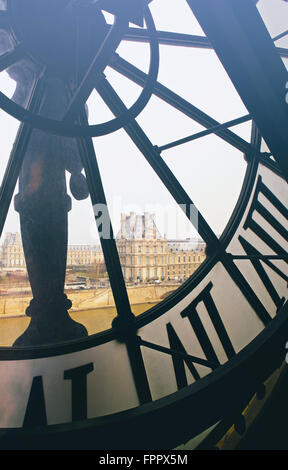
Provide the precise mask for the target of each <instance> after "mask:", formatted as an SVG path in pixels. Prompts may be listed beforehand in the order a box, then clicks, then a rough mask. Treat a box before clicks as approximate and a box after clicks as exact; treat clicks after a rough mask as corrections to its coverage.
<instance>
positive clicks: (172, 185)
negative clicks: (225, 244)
mask: <svg viewBox="0 0 288 470" xmlns="http://www.w3.org/2000/svg"><path fill="white" fill-rule="evenodd" d="M96 89H97V91H98V93H99V94H100V96H101V97H102V99H103V100H104V102H105V103H106V105H107V106H108V107H109V109H110V110H111V111H112V113H113V114H114V115H115V116H117V115H120V114H121V113H123V112H125V111H126V110H127V108H126V106H125V105H124V103H123V102H122V101H121V99H120V98H119V96H118V95H117V93H116V92H115V90H114V89H113V88H112V86H111V85H110V84H109V82H108V81H107V80H106V78H102V80H100V81H99V82H98V84H97V87H96ZM125 130H126V132H127V134H128V135H129V136H130V138H131V139H132V141H133V142H134V144H135V145H136V146H137V147H138V148H139V150H140V151H141V152H142V154H143V155H144V157H145V158H146V160H147V161H148V163H149V164H150V165H151V167H152V168H153V170H154V171H155V173H156V174H157V175H158V176H159V178H160V179H161V181H162V182H163V183H164V185H165V186H166V188H167V189H168V191H169V192H170V194H171V195H172V196H173V197H174V199H175V201H176V202H177V204H179V206H180V208H181V209H182V210H183V212H184V213H185V215H186V216H187V217H188V219H189V220H190V221H191V223H192V224H193V225H194V227H195V228H196V230H197V231H198V233H199V234H200V236H201V237H202V238H203V240H204V241H205V242H206V244H207V245H212V246H215V245H218V238H217V237H216V235H215V233H214V232H213V230H212V229H211V227H210V226H209V225H208V223H207V222H206V220H205V219H204V218H203V216H202V215H201V213H200V212H199V211H198V210H197V208H196V207H195V205H194V203H193V201H192V200H191V199H190V197H189V196H188V194H187V193H186V192H185V190H184V189H183V187H182V186H181V184H180V183H179V181H178V180H177V178H176V177H175V176H174V174H173V173H172V171H171V170H170V168H169V167H168V166H167V165H166V163H165V162H164V161H163V159H162V158H161V156H160V153H159V152H158V150H157V149H156V148H155V146H154V145H153V144H152V143H151V142H150V140H149V139H148V137H147V136H146V134H145V133H144V131H143V130H142V128H141V127H140V126H139V124H138V123H137V122H136V121H135V120H131V121H130V122H129V123H128V124H127V125H126V126H125Z"/></svg>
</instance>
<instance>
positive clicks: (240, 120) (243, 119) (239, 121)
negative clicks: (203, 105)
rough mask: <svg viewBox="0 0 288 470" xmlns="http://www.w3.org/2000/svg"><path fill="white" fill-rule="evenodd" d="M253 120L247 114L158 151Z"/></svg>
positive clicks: (167, 145)
mask: <svg viewBox="0 0 288 470" xmlns="http://www.w3.org/2000/svg"><path fill="white" fill-rule="evenodd" d="M251 119H252V117H251V116H250V114H247V115H246V116H242V117H240V118H237V119H233V120H232V121H227V122H224V123H223V124H219V125H218V126H214V127H212V128H210V129H207V130H206V131H201V132H197V133H196V134H192V135H189V136H187V137H184V138H183V139H178V140H174V141H173V142H170V143H169V144H165V145H161V146H160V147H158V150H159V151H160V152H162V151H163V150H168V149H171V148H173V147H177V146H178V145H182V144H186V143H187V142H192V141H193V140H196V139H200V138H201V137H205V136H207V135H210V134H215V132H216V131H219V130H222V129H228V127H233V126H237V125H238V124H242V123H243V122H248V121H251Z"/></svg>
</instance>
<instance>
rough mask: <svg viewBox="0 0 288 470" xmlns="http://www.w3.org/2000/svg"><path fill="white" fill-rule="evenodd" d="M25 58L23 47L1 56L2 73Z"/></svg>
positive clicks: (0, 69)
mask: <svg viewBox="0 0 288 470" xmlns="http://www.w3.org/2000/svg"><path fill="white" fill-rule="evenodd" d="M23 57H24V54H23V48H22V46H21V45H19V46H17V47H15V49H13V51H9V52H6V53H5V54H3V55H1V56H0V72H3V70H6V69H7V68H8V67H10V66H11V65H14V64H15V63H16V62H18V61H19V60H20V59H22V58H23Z"/></svg>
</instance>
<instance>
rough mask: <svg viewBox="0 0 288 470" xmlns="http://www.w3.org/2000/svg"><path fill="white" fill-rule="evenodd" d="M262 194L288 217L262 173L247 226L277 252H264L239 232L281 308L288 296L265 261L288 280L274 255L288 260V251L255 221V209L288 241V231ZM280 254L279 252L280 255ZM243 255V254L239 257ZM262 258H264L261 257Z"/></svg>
mask: <svg viewBox="0 0 288 470" xmlns="http://www.w3.org/2000/svg"><path fill="white" fill-rule="evenodd" d="M260 194H262V195H263V196H265V198H266V199H267V200H268V201H269V202H270V203H271V204H272V205H273V207H274V208H275V209H276V210H277V211H278V212H279V213H280V214H281V215H282V216H283V217H284V218H285V219H288V210H287V209H286V207H285V206H284V205H283V204H282V202H281V201H279V199H278V198H277V197H276V196H275V195H274V194H273V193H272V192H271V191H270V189H269V188H268V187H267V186H266V185H265V184H264V183H263V181H262V178H261V176H259V178H258V182H257V186H256V190H255V194H254V197H253V201H252V204H251V208H250V210H249V213H248V216H247V219H246V221H245V224H244V229H245V230H247V229H250V230H252V231H253V232H254V233H255V234H256V235H257V236H258V237H259V238H260V239H261V240H262V241H264V243H265V244H266V245H267V246H269V247H270V248H271V250H273V251H274V252H275V253H276V255H275V256H274V255H271V256H269V255H263V254H262V253H260V252H259V251H258V250H257V248H256V247H255V246H253V245H252V244H251V243H250V242H249V241H248V240H247V239H246V238H244V237H243V236H242V235H239V237H238V240H239V242H240V243H241V245H242V247H243V249H244V251H245V253H246V254H247V257H248V258H249V259H250V261H251V263H252V264H253V266H254V268H255V270H256V272H257V274H258V276H259V277H260V279H261V281H262V283H263V284H264V286H265V288H266V289H267V291H268V293H269V295H270V297H271V298H272V300H273V302H274V304H275V306H276V309H277V310H278V309H279V308H280V307H281V306H282V305H283V303H284V301H285V299H284V298H283V297H282V298H281V297H280V296H279V294H278V292H277V290H276V288H275V286H274V285H273V283H272V281H271V280H270V278H269V276H268V274H267V272H266V270H265V269H264V267H263V265H262V263H265V264H266V265H267V266H268V267H269V268H270V269H272V270H273V271H274V272H275V273H276V274H277V275H278V276H280V277H281V278H282V279H284V280H285V281H286V282H288V276H287V275H286V274H285V273H284V272H283V271H282V270H281V269H279V268H278V267H277V266H276V265H275V264H273V262H271V259H273V258H276V259H282V260H286V263H287V251H286V250H285V249H284V248H283V247H282V246H281V245H280V244H279V242H278V241H276V240H275V239H274V237H273V236H271V235H270V234H269V233H268V232H267V230H265V229H264V228H263V227H262V226H261V225H260V224H259V223H258V222H256V221H255V219H254V218H253V215H254V213H255V212H257V213H258V214H260V215H261V216H262V217H263V218H264V219H265V220H266V222H268V224H269V225H270V226H271V227H272V228H273V229H274V230H275V231H276V232H277V233H278V234H279V235H280V236H281V237H282V238H283V239H284V240H286V241H288V231H287V229H286V228H285V227H284V226H283V225H282V223H280V222H279V221H278V220H277V219H276V217H275V216H274V215H272V213H271V212H270V211H269V210H268V209H267V208H266V207H265V206H264V205H263V203H262V202H260V200H259V195H260ZM277 255H278V256H277ZM239 258H241V257H239ZM260 260H261V261H262V262H261V261H260Z"/></svg>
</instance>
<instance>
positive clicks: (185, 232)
mask: <svg viewBox="0 0 288 470" xmlns="http://www.w3.org/2000/svg"><path fill="white" fill-rule="evenodd" d="M150 5H151V11H152V13H153V17H154V20H155V23H156V26H157V28H158V29H161V30H166V31H175V32H184V33H191V34H200V35H203V32H202V30H201V28H200V26H199V25H198V23H197V21H196V20H195V18H194V16H193V14H192V12H191V10H190V8H189V7H188V6H187V4H186V1H185V0H153V2H152V3H151V4H150ZM258 8H259V11H260V12H261V14H262V15H263V18H264V20H265V22H266V24H267V27H268V28H269V30H270V33H271V35H272V36H276V35H277V34H279V33H280V32H282V31H284V30H285V29H287V24H288V21H287V20H288V4H287V3H285V2H283V1H282V0H260V2H259V4H258ZM278 45H279V46H284V45H286V46H288V44H287V38H286V39H285V40H280V41H279V42H278ZM118 52H119V54H121V55H122V56H123V57H125V58H126V59H127V60H130V61H131V62H132V63H133V64H135V65H136V66H137V67H139V68H141V69H143V70H145V71H147V69H148V64H149V47H148V46H147V45H145V44H140V43H130V42H125V43H124V42H123V43H122V44H121V45H120V47H119V50H118ZM106 75H107V78H108V79H109V80H110V81H111V83H112V84H113V86H114V87H115V88H116V89H117V91H118V92H119V94H120V96H121V97H122V99H123V100H124V101H125V103H127V104H132V103H133V101H134V100H135V99H136V98H137V96H138V95H139V92H140V88H139V87H138V86H136V85H135V84H133V83H131V82H129V81H128V80H126V79H125V78H122V77H121V76H119V75H118V74H116V72H113V71H111V70H108V69H107V71H106ZM159 81H160V82H161V83H163V84H164V85H166V86H168V87H169V88H170V89H171V90H173V91H174V92H176V93H178V94H179V95H181V96H182V97H184V98H186V99H187V100H189V101H191V103H193V104H194V105H196V106H198V107H199V108H200V109H202V110H203V111H205V112H206V113H208V114H209V115H210V116H211V117H213V118H215V119H217V120H218V121H219V122H225V121H228V120H230V119H234V118H236V117H239V116H242V115H244V114H246V113H247V111H246V109H245V107H244V105H243V104H242V102H241V100H240V98H239V96H238V94H237V92H236V91H235V89H234V87H233V85H232V84H231V82H230V80H229V78H228V77H227V75H226V73H225V71H224V69H223V67H222V65H221V63H220V62H219V60H218V58H217V56H216V55H215V53H214V52H213V51H210V50H205V49H202V50H201V49H192V48H184V47H171V46H160V71H159ZM13 89H14V83H13V81H12V80H11V79H9V78H8V76H7V74H6V73H5V72H3V73H1V74H0V90H1V91H5V92H6V93H7V94H9V95H11V94H12V93H13ZM89 111H90V121H91V122H101V121H105V120H107V119H108V118H109V117H110V112H109V111H108V110H107V109H106V108H105V106H104V105H103V103H102V102H101V100H100V99H99V98H98V96H97V95H96V93H95V94H93V96H92V97H91V99H90V100H89ZM137 121H138V123H139V124H140V125H141V126H142V127H143V129H144V131H145V132H146V133H147V135H148V137H149V138H150V139H151V141H152V143H153V144H154V145H163V144H165V143H167V142H170V141H171V140H175V139H178V138H181V137H185V136H187V135H189V134H192V133H194V132H197V131H199V130H202V128H201V126H199V125H198V124H196V123H195V122H193V121H192V120H190V119H188V118H187V117H185V116H184V115H182V114H181V113H179V112H178V111H175V110H174V109H173V108H171V107H169V106H168V105H167V104H165V103H164V102H162V101H160V100H159V99H158V98H152V99H151V100H150V102H149V104H148V106H147V108H146V109H145V110H144V111H143V112H142V113H141V115H140V116H139V117H138V118H137ZM17 128H18V122H17V121H16V120H14V119H13V118H11V117H9V116H7V115H6V114H5V113H4V112H1V111H0V145H1V159H0V178H1V177H2V175H3V173H4V169H5V165H6V163H7V159H8V156H9V152H10V150H11V147H12V144H13V141H14V138H15V135H16V131H17ZM233 131H234V132H236V133H238V134H239V135H241V137H243V138H245V139H247V140H249V138H250V123H246V124H242V125H241V126H237V127H234V128H233ZM94 145H95V150H96V154H97V157H98V161H99V165H100V169H101V174H102V178H103V183H104V187H105V190H106V196H107V200H108V204H109V208H110V213H111V217H112V221H113V226H114V232H115V233H117V231H118V229H119V222H120V212H126V213H129V212H130V210H134V211H135V212H137V213H142V212H144V211H145V210H148V211H151V212H155V213H156V222H157V224H158V227H159V230H160V231H161V232H162V233H164V232H165V233H166V235H167V236H168V237H169V238H174V237H178V238H180V237H188V236H195V235H196V232H195V230H194V229H193V228H192V226H191V225H188V224H187V223H186V219H185V217H184V215H182V212H181V211H180V210H179V209H178V208H177V207H176V204H175V203H174V201H173V199H172V197H171V196H170V195H169V193H168V191H167V190H166V188H165V187H164V186H163V185H162V183H161V182H160V180H159V179H158V177H157V175H155V174H154V173H153V170H152V169H151V168H150V167H149V165H148V164H147V162H146V161H145V158H144V157H143V156H142V155H141V154H140V152H139V151H138V150H137V148H136V147H135V146H134V144H133V143H132V142H131V140H130V139H129V137H128V136H127V135H126V134H125V132H124V131H118V132H116V133H114V134H113V135H109V136H105V137H100V138H95V139H94ZM162 156H163V158H164V160H165V162H166V163H167V164H168V165H169V167H170V168H171V170H172V171H173V172H174V173H175V175H176V176H177V178H178V179H179V181H180V182H181V184H182V185H183V187H184V188H185V190H186V191H187V192H188V194H189V195H190V196H191V199H192V200H193V201H194V203H195V204H196V206H197V207H198V208H199V209H200V211H201V212H202V214H203V215H204V217H206V219H207V221H208V223H209V224H210V225H211V226H212V228H213V230H214V231H215V232H216V233H217V234H220V233H221V232H222V231H223V229H224V227H225V225H226V223H227V222H228V220H229V217H230V215H231V213H232V211H233V208H234V206H235V204H236V201H237V198H238V196H239V193H240V190H241V186H242V183H243V178H244V174H245V169H246V164H245V162H244V159H243V156H242V155H241V153H240V152H238V151H237V150H235V149H234V148H233V147H231V146H230V145H228V144H227V143H225V142H224V141H222V140H221V139H219V138H218V137H215V136H209V137H205V138H202V139H200V140H197V141H194V142H191V143H187V144H185V145H182V146H180V147H176V148H174V149H170V150H167V151H166V152H164V153H163V154H162ZM6 231H19V222H18V214H17V213H15V211H14V208H12V207H11V208H10V211H9V217H8V220H7V223H6V226H5V228H4V232H3V233H4V234H5V232H6ZM96 232H97V230H96V225H95V222H94V220H93V213H92V209H91V206H90V200H89V199H87V200H85V201H75V200H73V202H72V211H71V212H70V214H69V243H70V244H86V243H95V242H97V240H98V237H97V233H96ZM2 239H3V237H2Z"/></svg>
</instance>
